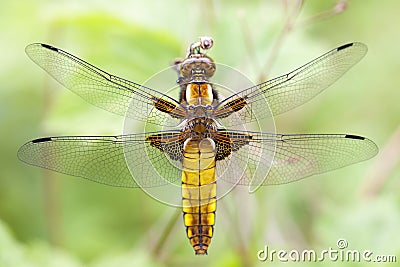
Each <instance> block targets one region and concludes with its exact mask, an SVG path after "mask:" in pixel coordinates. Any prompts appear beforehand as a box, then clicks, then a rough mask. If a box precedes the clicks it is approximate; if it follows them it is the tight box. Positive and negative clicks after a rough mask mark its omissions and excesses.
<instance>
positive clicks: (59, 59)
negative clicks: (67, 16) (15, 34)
mask: <svg viewBox="0 0 400 267" xmlns="http://www.w3.org/2000/svg"><path fill="white" fill-rule="evenodd" d="M25 51H26V54H27V55H28V56H29V57H30V58H31V59H32V61H34V62H35V63H36V64H37V65H39V66H40V67H41V68H42V69H43V70H45V71H46V72H48V73H49V74H50V75H51V76H52V77H53V78H54V79H56V80H57V81H58V82H60V83H61V84H62V85H64V86H65V87H66V88H68V89H70V90H71V91H72V92H74V93H76V94H77V95H79V96H80V97H82V98H83V99H84V100H86V101H87V102H89V103H91V104H93V105H95V106H98V107H100V108H103V109H105V110H107V111H110V112H113V113H115V114H118V115H122V116H128V117H130V118H134V119H137V120H139V121H144V122H148V123H152V124H156V125H165V126H176V124H173V125H170V124H171V123H172V121H171V117H172V118H181V117H182V116H183V114H184V109H183V108H182V107H181V105H180V104H179V103H178V102H177V101H176V100H174V99H173V98H171V97H169V96H167V95H164V94H162V93H160V92H157V91H155V90H153V89H151V88H147V87H144V86H142V85H140V84H137V83H134V82H131V81H128V80H125V79H122V78H119V77H117V76H114V75H111V74H109V73H107V72H105V71H102V70H101V69H98V68H96V67H95V66H93V65H91V64H90V63H87V62H85V61H83V60H81V59H79V58H77V57H75V56H73V55H71V54H69V53H67V52H65V51H63V50H61V49H58V48H55V47H52V46H50V45H46V44H31V45H28V46H27V47H26V49H25ZM167 119H169V120H167ZM174 123H175V122H174ZM176 123H178V121H176Z"/></svg>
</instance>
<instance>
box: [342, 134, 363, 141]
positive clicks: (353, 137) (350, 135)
mask: <svg viewBox="0 0 400 267" xmlns="http://www.w3.org/2000/svg"><path fill="white" fill-rule="evenodd" d="M344 138H349V139H358V140H365V137H362V136H359V135H353V134H346V135H345V137H344Z"/></svg>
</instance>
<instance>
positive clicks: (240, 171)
mask: <svg viewBox="0 0 400 267" xmlns="http://www.w3.org/2000/svg"><path fill="white" fill-rule="evenodd" d="M212 46H213V40H212V38H210V37H202V38H200V41H198V42H195V43H193V44H191V45H190V46H189V49H188V53H187V55H186V57H185V58H184V59H181V60H176V61H175V63H174V70H176V71H177V72H178V79H177V85H176V86H177V88H179V100H175V99H174V98H173V97H171V96H169V95H167V94H164V93H161V92H158V91H156V90H154V89H151V88H149V87H147V86H144V85H140V84H137V83H134V82H131V81H128V80H125V79H122V78H119V77H117V76H114V75H111V74H109V73H107V72H105V71H103V70H101V69H98V68H97V67H95V66H93V65H91V64H90V63H87V62H85V61H83V60H81V59H79V58H77V57H75V56H73V55H71V54H69V53H67V52H65V51H63V50H61V49H58V48H56V47H53V46H50V45H47V44H39V43H35V44H31V45H28V46H27V47H26V53H27V55H28V56H29V57H30V58H31V59H32V60H33V61H34V62H35V63H36V64H37V65H39V66H40V67H41V68H42V69H44V70H45V71H47V72H48V73H49V74H50V75H51V76H53V78H55V79H56V80H57V81H58V82H60V83H61V84H62V85H64V86H65V87H66V88H68V89H70V90H71V91H73V92H74V93H76V94H77V95H79V96H80V97H82V98H83V99H85V100H86V101H88V102H89V103H91V104H93V105H95V106H98V107H101V108H103V109H105V110H108V111H110V112H113V113H116V114H119V115H122V116H126V117H129V118H134V119H135V120H138V121H143V122H146V123H150V124H153V125H162V126H169V127H174V128H170V129H164V128H163V129H161V130H160V131H155V132H145V133H138V134H133V133H128V134H124V135H117V136H61V137H44V138H39V139H35V140H33V141H30V142H28V143H26V144H24V145H23V146H22V147H21V148H20V149H19V151H18V157H19V158H20V159H21V160H22V161H24V162H26V163H29V164H32V165H36V166H39V167H42V168H46V169H50V170H53V171H57V172H60V173H65V174H69V175H72V176H78V177H82V178H86V179H89V180H92V181H95V182H98V183H102V184H107V185H111V186H119V187H141V188H144V189H148V188H150V189H151V188H156V190H161V191H163V192H165V191H167V190H168V189H167V188H168V186H169V185H171V184H174V185H176V187H177V188H179V190H178V191H173V192H170V191H167V192H166V193H167V194H177V195H178V197H179V202H180V203H181V207H182V209H183V221H184V224H185V227H186V234H187V237H188V238H189V240H190V243H191V245H192V246H193V248H194V251H195V254H207V250H208V247H209V245H210V242H211V238H212V236H213V234H214V224H215V211H216V202H217V199H218V193H217V192H218V190H217V184H218V188H219V187H220V185H221V184H222V183H224V182H226V183H228V184H232V185H248V186H250V187H251V191H254V190H255V189H257V188H258V187H259V186H263V185H275V184H283V183H289V182H293V181H296V180H299V179H302V178H304V177H307V176H310V175H314V174H319V173H323V172H327V171H331V170H334V169H337V168H341V167H344V166H347V165H350V164H353V163H356V162H360V161H363V160H367V159H369V158H371V157H373V156H375V155H376V154H377V152H378V148H377V146H376V145H375V143H374V142H372V141H371V140H369V139H367V138H365V137H361V136H357V135H351V134H275V133H271V132H259V131H248V130H246V129H238V128H237V127H236V126H239V127H241V126H243V125H246V124H249V123H252V122H254V121H255V120H257V119H262V117H268V116H271V114H270V113H269V112H270V111H271V112H272V114H273V115H277V114H280V113H283V112H286V111H288V110H291V109H293V108H295V107H297V106H300V105H302V104H303V103H305V102H307V101H308V100H310V99H311V98H313V97H314V96H315V95H317V94H318V93H320V92H321V91H322V90H324V89H325V88H327V87H328V86H329V85H331V84H332V83H334V82H335V81H336V80H337V79H338V78H339V77H341V76H342V75H343V74H344V73H345V72H346V71H347V70H349V69H350V68H351V67H352V66H353V65H354V64H356V63H357V62H358V61H360V60H361V58H362V57H363V56H364V55H365V54H366V52H367V47H366V45H364V44H362V43H357V42H355V43H348V44H345V45H342V46H340V47H338V48H335V49H333V50H331V51H329V52H327V53H326V54H324V55H322V56H320V57H318V58H316V59H314V60H313V61H311V62H309V63H307V64H306V65H304V66H302V67H300V68H297V69H295V70H294V71H292V72H290V73H288V74H285V75H282V76H280V77H277V78H275V79H271V80H268V81H266V82H263V83H260V84H257V85H253V86H250V87H247V88H245V89H244V88H243V89H244V90H237V89H240V88H232V89H234V90H235V92H236V93H233V94H232V95H231V96H229V97H227V98H225V99H220V97H221V96H220V94H219V92H218V91H217V89H216V88H217V85H216V84H214V83H213V81H212V79H213V76H214V74H215V73H216V67H217V64H216V63H215V62H214V61H213V59H211V58H210V57H209V56H207V55H206V51H207V50H209V49H210V48H211V47H212ZM136 130H137V129H136ZM163 188H166V189H163ZM177 192H178V193H177Z"/></svg>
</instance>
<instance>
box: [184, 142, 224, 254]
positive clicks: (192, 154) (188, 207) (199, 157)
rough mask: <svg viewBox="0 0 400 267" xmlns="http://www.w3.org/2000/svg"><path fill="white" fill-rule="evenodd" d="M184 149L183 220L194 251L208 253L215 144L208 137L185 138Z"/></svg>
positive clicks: (213, 207)
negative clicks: (198, 138) (197, 138)
mask: <svg viewBox="0 0 400 267" xmlns="http://www.w3.org/2000/svg"><path fill="white" fill-rule="evenodd" d="M183 150H184V152H183V162H182V166H183V170H182V204H183V220H184V223H185V226H186V233H187V236H188V238H189V240H190V243H191V244H192V246H193V248H194V250H195V253H196V254H207V249H208V246H209V245H210V242H211V238H212V236H213V230H214V224H215V210H216V205H217V184H216V176H215V144H214V141H213V140H211V139H209V138H206V139H202V140H194V139H188V140H186V142H185V144H184V147H183Z"/></svg>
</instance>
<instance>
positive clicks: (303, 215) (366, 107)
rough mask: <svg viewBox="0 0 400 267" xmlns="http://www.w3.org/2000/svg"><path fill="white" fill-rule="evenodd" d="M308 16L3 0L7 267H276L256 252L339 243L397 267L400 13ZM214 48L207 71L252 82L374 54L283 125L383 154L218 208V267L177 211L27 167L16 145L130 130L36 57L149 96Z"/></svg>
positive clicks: (1, 193)
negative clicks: (151, 81) (351, 54)
mask: <svg viewBox="0 0 400 267" xmlns="http://www.w3.org/2000/svg"><path fill="white" fill-rule="evenodd" d="M298 3H299V1H283V0H274V1H272V0H271V1H261V0H260V1H248V2H247V3H245V1H228V0H225V1H206V0H205V1H183V0H182V1H162V0H157V1H105V0H100V1H78V0H72V1H71V0H69V1H50V0H40V1H26V0H24V1H10V0H3V1H1V6H0V7H1V8H0V30H1V36H2V41H1V42H0V49H1V63H0V80H1V89H0V101H1V104H0V119H1V120H0V122H1V124H0V134H1V139H0V142H1V146H0V158H1V161H0V166H1V168H0V266H6V267H8V266H267V265H268V266H277V265H280V264H282V263H281V262H278V261H274V262H272V263H271V262H269V261H266V262H260V261H259V260H258V259H257V251H258V250H260V249H263V248H264V246H265V245H268V247H269V248H270V249H275V250H279V249H286V250H291V249H299V250H302V249H315V250H322V249H328V248H329V247H332V248H337V246H336V242H337V240H338V239H339V238H345V239H346V240H347V242H348V244H349V246H348V248H349V249H358V250H364V249H369V250H372V251H373V252H374V253H375V254H374V255H376V254H382V255H397V261H400V238H399V237H400V231H399V226H400V195H399V194H398V191H399V190H400V180H399V178H400V164H399V158H400V156H399V151H400V127H399V122H400V119H399V118H400V117H399V116H400V105H399V100H400V90H399V84H400V76H399V74H398V73H399V71H400V55H399V48H398V47H399V45H398V44H399V43H400V34H399V28H398V25H400V24H399V23H400V19H399V13H398V11H399V10H400V2H399V1H396V0H387V1H362V0H354V1H348V4H349V5H348V7H347V8H346V9H345V10H344V11H343V12H339V13H338V12H336V13H335V12H334V11H333V10H334V8H335V6H336V8H338V7H339V6H340V3H339V4H338V2H337V1H334V0H326V1H320V0H309V1H304V2H303V3H302V5H301V7H300V8H299V10H298ZM336 10H337V9H336ZM285 29H286V30H285ZM202 35H208V36H212V37H213V38H214V40H215V45H214V48H213V49H212V51H211V52H210V56H212V57H213V58H214V59H215V60H216V61H217V62H220V63H225V64H228V65H230V66H232V67H235V68H237V69H238V70H240V71H242V72H243V73H245V74H247V75H249V77H250V78H251V79H253V80H254V81H259V80H260V79H262V78H261V77H264V78H272V77H274V76H277V75H280V74H283V73H285V72H287V71H290V70H292V69H294V68H296V67H298V66H300V65H302V64H304V63H306V62H308V61H309V60H311V59H313V58H315V57H317V56H319V55H321V54H322V53H324V52H326V51H328V50H330V49H332V48H334V47H336V46H338V45H341V44H344V43H346V42H350V41H361V42H364V43H366V44H367V45H368V47H369V52H368V54H367V56H366V57H365V58H364V59H363V60H362V61H361V62H360V63H359V64H358V65H356V66H355V67H354V68H353V69H352V70H351V71H350V72H349V73H347V74H346V75H345V76H344V77H343V78H342V79H340V80H339V81H338V82H336V83H335V84H334V85H333V86H331V87H330V88H329V89H328V90H327V91H326V92H324V93H323V94H321V95H320V96H318V97H317V98H316V99H314V100H312V101H310V102H309V103H307V104H306V105H304V106H302V107H300V108H297V109H295V110H293V111H291V112H288V113H286V114H283V115H280V116H278V117H276V126H277V131H278V132H282V133H349V134H358V135H364V136H367V137H369V138H371V139H372V140H374V141H375V142H376V143H377V144H378V146H379V147H380V153H379V155H378V156H377V157H375V158H374V159H372V160H369V161H366V162H363V163H360V164H357V165H353V166H349V167H346V168H343V169H340V170H337V171H333V172H330V173H326V174H323V175H318V176H314V177H310V178H308V179H305V180H302V181H299V182H296V183H292V184H288V185H282V186H273V187H267V188H262V189H261V190H259V191H257V193H256V194H254V195H247V193H245V190H236V191H234V192H232V194H231V195H230V196H229V197H227V198H225V199H223V200H222V201H220V202H219V205H218V210H217V222H216V227H215V236H214V238H213V240H212V242H211V247H210V250H209V255H208V256H206V257H195V256H194V253H193V249H192V247H191V246H190V244H189V241H188V240H187V238H186V236H185V230H184V227H183V223H182V219H181V215H180V213H179V212H180V211H179V210H178V209H174V208H171V207H168V206H165V205H163V204H161V203H159V202H157V201H154V200H153V199H151V198H150V197H148V196H147V195H145V194H144V193H143V192H142V191H141V190H140V189H137V190H129V189H120V188H112V187H107V186H103V185H100V184H96V183H92V182H89V181H86V180H83V179H79V178H74V177H70V176H67V175H61V174H57V173H53V172H48V171H44V170H41V169H39V168H35V167H32V166H28V165H25V164H23V163H22V162H19V161H18V159H17V158H16V152H17V150H18V148H19V146H20V145H22V144H23V143H24V142H26V141H28V140H31V139H34V138H38V137H41V136H48V135H52V136H55V135H106V134H120V133H122V127H123V118H122V117H118V116H116V115H113V114H110V113H107V112H106V111H103V110H100V109H97V108H96V107H93V106H91V105H90V104H87V103H86V102H84V101H83V100H81V99H80V98H79V97H77V96H75V95H74V94H73V93H71V92H69V91H68V90H67V89H65V88H62V87H61V86H60V85H59V84H57V83H56V82H55V81H53V80H52V79H51V78H49V76H48V75H46V74H45V73H44V72H43V71H42V70H40V69H39V68H38V67H37V66H36V65H35V64H34V63H32V62H31V61H30V60H29V59H28V57H27V56H26V55H25V53H24V48H25V46H26V45H28V44H29V43H33V42H44V43H48V44H52V45H54V46H57V47H60V48H63V49H64V50H67V51H69V52H71V53H73V54H75V55H77V56H79V57H80V58H83V59H85V60H87V61H89V62H91V63H93V64H94V65H96V66H98V67H100V68H102V69H104V70H107V71H109V72H111V73H114V74H117V75H118V76H121V77H124V78H127V79H130V80H133V81H135V82H138V83H141V82H144V81H145V80H146V79H147V78H148V77H150V76H151V75H153V74H154V73H156V72H158V71H160V70H162V69H164V68H165V67H168V66H169V65H170V64H171V62H172V60H173V59H174V58H176V57H182V56H184V53H185V51H186V48H187V46H188V44H189V43H191V42H193V41H196V40H197V38H198V37H199V36H202ZM164 237H165V238H164ZM164 239H165V242H164ZM329 264H332V263H330V262H329V261H326V262H323V263H315V265H320V266H327V265H329ZM340 264H342V265H343V266H361V265H360V264H357V263H346V262H340ZM397 264H398V263H397ZM308 265H309V263H296V266H308ZM369 266H378V264H377V263H371V264H370V265H369ZM379 266H382V264H379ZM385 266H396V264H395V263H387V264H386V265H385Z"/></svg>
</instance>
